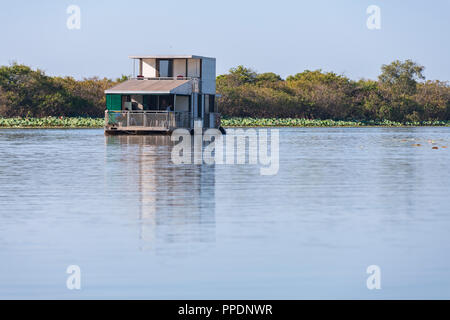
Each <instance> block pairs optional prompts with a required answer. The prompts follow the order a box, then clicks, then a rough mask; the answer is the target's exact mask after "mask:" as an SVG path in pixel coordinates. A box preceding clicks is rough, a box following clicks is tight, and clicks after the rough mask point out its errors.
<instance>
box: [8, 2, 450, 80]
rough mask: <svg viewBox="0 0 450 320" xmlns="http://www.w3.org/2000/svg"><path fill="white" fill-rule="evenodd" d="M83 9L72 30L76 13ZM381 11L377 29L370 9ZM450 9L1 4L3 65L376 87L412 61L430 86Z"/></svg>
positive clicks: (441, 58)
mask: <svg viewBox="0 0 450 320" xmlns="http://www.w3.org/2000/svg"><path fill="white" fill-rule="evenodd" d="M70 5H77V6H78V7H79V8H80V10H81V11H80V12H81V15H80V29H69V28H68V27H67V20H68V19H69V17H70V14H68V13H67V8H68V7H69V6H70ZM370 5H376V6H378V7H379V8H380V10H381V11H380V12H381V15H380V17H381V25H380V29H376V30H369V28H368V27H367V23H366V22H367V20H368V18H369V16H370V14H367V8H368V7H369V6H370ZM449 17H450V0H435V1H423V0H421V1H418V0H410V1H406V0H403V1H402V0H369V1H365V0H340V1H336V0H310V1H303V0H293V1H289V0H277V1H266V0H257V1H254V0H226V1H225V0H224V1H217V0H191V1H187V0H184V1H178V0H171V1H154V0H127V1H117V0H94V1H93V0H69V1H65V0H53V1H51V0H40V1H29V0H14V1H11V0H1V6H0V35H1V42H2V45H1V47H0V64H1V65H8V64H10V63H12V62H18V63H23V64H26V65H29V66H32V67H33V68H40V69H42V70H44V71H45V72H46V73H47V74H49V75H59V76H73V77H75V78H77V79H82V78H85V77H93V76H99V77H109V78H115V77H119V76H120V75H122V74H125V75H131V74H132V70H133V67H132V61H131V60H130V59H128V56H130V55H151V54H194V55H203V56H210V57H215V58H217V73H218V74H224V73H226V72H228V70H229V69H230V68H232V67H235V66H238V65H244V66H247V67H250V68H252V69H254V70H256V71H258V72H275V73H277V74H280V75H281V76H282V77H286V76H288V75H292V74H296V73H298V72H302V71H304V70H316V69H322V70H324V71H333V72H336V73H338V74H343V75H346V76H348V77H350V78H352V79H355V80H358V79H360V78H366V79H376V78H377V76H378V75H379V73H380V68H381V66H382V65H383V64H387V63H390V62H392V61H394V60H396V59H400V60H405V59H412V60H414V61H416V62H418V63H420V64H421V65H424V66H425V67H426V70H425V76H426V78H427V79H429V80H435V79H437V80H443V81H447V80H450V59H449V58H450V41H449V32H450V18H449Z"/></svg>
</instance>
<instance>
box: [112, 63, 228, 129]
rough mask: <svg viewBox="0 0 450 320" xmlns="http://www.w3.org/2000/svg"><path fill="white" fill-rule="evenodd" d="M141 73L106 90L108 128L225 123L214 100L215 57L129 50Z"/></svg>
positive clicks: (168, 126) (159, 127)
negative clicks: (168, 54)
mask: <svg viewBox="0 0 450 320" xmlns="http://www.w3.org/2000/svg"><path fill="white" fill-rule="evenodd" d="M130 58H131V59H134V60H135V62H137V64H138V75H137V76H136V77H135V78H132V79H130V80H128V81H125V82H122V83H120V84H118V85H117V86H115V87H113V88H110V89H109V90H106V91H105V94H106V107H107V111H106V126H105V132H106V133H107V134H130V133H132V134H145V133H170V132H172V131H173V130H175V129H178V128H186V129H189V130H192V129H193V128H194V121H200V122H201V124H202V126H203V128H205V129H209V128H218V129H219V128H220V129H221V130H223V129H222V128H221V121H220V114H219V113H218V109H217V103H216V59H215V58H208V57H201V56H193V55H188V56H184V55H179V56H176V55H172V56H131V57H130Z"/></svg>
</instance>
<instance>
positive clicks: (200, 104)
mask: <svg viewBox="0 0 450 320" xmlns="http://www.w3.org/2000/svg"><path fill="white" fill-rule="evenodd" d="M197 97H198V99H197V100H198V105H197V107H198V108H197V117H198V118H203V114H202V104H203V99H202V98H203V95H201V94H199V95H197Z"/></svg>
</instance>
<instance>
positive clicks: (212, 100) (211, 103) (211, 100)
mask: <svg viewBox="0 0 450 320" xmlns="http://www.w3.org/2000/svg"><path fill="white" fill-rule="evenodd" d="M215 100H216V96H215V95H213V94H211V95H210V96H209V113H214V112H216V111H215Z"/></svg>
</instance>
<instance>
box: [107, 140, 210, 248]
mask: <svg viewBox="0 0 450 320" xmlns="http://www.w3.org/2000/svg"><path fill="white" fill-rule="evenodd" d="M192 139H193V138H192ZM173 144H174V142H172V141H171V137H170V136H167V135H118V136H107V137H106V146H107V154H108V156H107V157H106V161H107V166H108V168H109V170H108V172H111V174H107V175H106V179H107V180H106V181H107V184H106V186H107V190H109V189H111V190H112V191H113V190H116V188H117V187H118V185H120V187H119V188H120V190H121V193H122V194H123V197H122V198H120V199H113V200H111V201H114V202H113V203H114V206H116V207H118V208H121V207H126V208H127V210H126V211H127V214H129V215H131V217H132V218H133V219H135V221H136V222H138V225H139V237H140V246H141V249H142V250H151V251H155V252H156V253H158V254H165V255H167V254H174V253H176V254H178V255H179V254H181V255H186V254H190V253H192V252H193V251H194V250H198V249H199V248H206V247H209V245H210V244H211V243H214V242H215V240H216V217H215V201H216V200H215V199H216V191H215V190H216V169H215V167H214V166H196V165H191V166H177V165H174V164H171V163H170V158H171V152H172V146H173ZM113 193H114V192H113ZM119 212H123V211H122V210H119Z"/></svg>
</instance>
